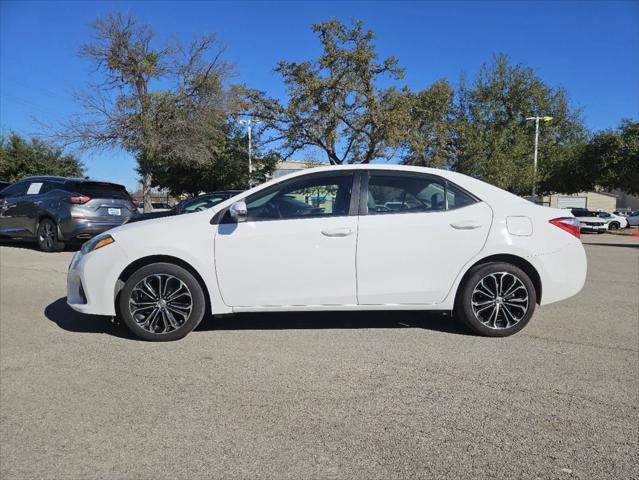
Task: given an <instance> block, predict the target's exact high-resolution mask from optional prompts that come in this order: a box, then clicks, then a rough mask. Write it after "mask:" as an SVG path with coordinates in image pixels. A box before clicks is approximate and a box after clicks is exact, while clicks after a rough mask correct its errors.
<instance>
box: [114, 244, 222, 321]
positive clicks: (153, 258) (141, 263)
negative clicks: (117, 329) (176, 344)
mask: <svg viewBox="0 0 639 480" xmlns="http://www.w3.org/2000/svg"><path fill="white" fill-rule="evenodd" d="M153 263H172V264H173V265H177V266H179V267H182V268H184V269H185V270H187V271H188V272H189V273H190V274H191V275H193V276H194V277H195V280H197V282H198V283H199V284H200V287H202V291H203V292H204V298H205V301H206V309H205V312H204V315H205V316H206V315H210V313H211V295H210V293H209V289H208V287H207V286H206V282H205V281H204V279H203V278H202V275H200V273H199V272H198V271H197V269H196V268H195V267H193V265H191V264H190V263H188V262H185V261H184V260H182V259H181V258H178V257H174V256H171V255H149V256H146V257H142V258H138V259H137V260H135V261H133V262H132V263H130V264H129V265H127V266H126V268H125V269H124V270H122V272H121V273H120V275H119V276H118V280H117V282H116V283H115V291H114V294H113V301H114V304H115V311H116V312H117V311H118V308H117V305H118V296H119V295H120V291H121V290H122V289H123V288H124V284H125V283H126V281H127V280H128V279H129V277H130V276H131V275H133V274H134V273H135V272H136V271H138V270H139V269H140V268H142V267H146V266H147V265H151V264H153Z"/></svg>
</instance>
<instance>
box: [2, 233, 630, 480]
mask: <svg viewBox="0 0 639 480" xmlns="http://www.w3.org/2000/svg"><path fill="white" fill-rule="evenodd" d="M583 239H584V243H586V244H587V245H586V251H587V254H588V260H589V271H588V281H587V284H586V286H585V288H584V290H583V291H582V292H581V293H580V294H579V295H578V296H576V297H573V298H572V299H570V300H568V301H565V302H562V303H558V304H554V305H548V306H546V307H543V308H542V309H540V310H538V312H537V314H536V315H535V317H534V318H533V320H532V321H531V323H530V324H529V325H528V326H527V327H526V329H525V330H524V331H523V332H521V333H519V334H517V335H515V336H514V337H510V338H507V339H488V338H480V337H476V336H472V335H470V334H469V333H468V331H467V330H465V329H464V328H462V327H461V326H458V325H457V324H456V323H454V322H452V321H451V320H450V319H449V318H447V317H445V316H441V315H429V316H426V315H423V314H419V313H415V312H406V313H404V312H401V313H396V312H381V313H357V314H353V313H339V314H338V313H335V314H326V313H322V314H297V313H296V314H277V315H276V314H268V315H266V314H263V315H242V316H231V317H224V318H215V319H211V320H208V321H205V322H203V324H202V325H201V326H200V327H199V329H198V330H196V331H195V332H193V333H192V334H191V335H189V336H188V337H187V338H185V339H184V340H182V341H179V342H173V343H163V344H151V343H144V342H140V341H137V340H133V339H132V338H131V337H130V336H129V335H128V334H127V332H126V330H125V329H124V328H123V327H121V326H119V325H117V324H116V325H114V324H111V323H109V322H108V319H105V318H102V317H98V318H94V317H89V316H83V315H81V314H78V313H75V312H73V311H72V310H70V309H69V308H68V307H67V306H66V304H65V299H64V296H65V277H66V269H67V265H68V263H69V261H70V258H71V256H72V253H71V252H62V253H58V254H45V253H41V252H38V251H35V250H33V249H30V248H25V247H16V246H3V247H0V267H1V268H0V270H1V271H0V295H1V299H0V300H1V301H0V314H1V315H0V316H1V319H0V370H1V371H0V375H1V377H0V387H1V388H0V413H1V417H0V421H1V428H0V478H2V479H30V478H34V479H35V478H37V479H44V478H55V479H92V478H105V479H116V478H127V479H128V478H130V479H138V478H148V479H158V478H188V479H192V478H251V479H253V478H338V477H339V478H345V477H348V478H380V479H381V478H384V479H389V478H446V477H448V478H468V479H471V478H472V479H476V478H489V477H490V478H544V479H545V478H597V479H601V478H639V293H638V292H639V240H638V239H636V238H635V239H633V238H630V237H621V236H612V235H608V234H606V235H587V236H584V237H583Z"/></svg>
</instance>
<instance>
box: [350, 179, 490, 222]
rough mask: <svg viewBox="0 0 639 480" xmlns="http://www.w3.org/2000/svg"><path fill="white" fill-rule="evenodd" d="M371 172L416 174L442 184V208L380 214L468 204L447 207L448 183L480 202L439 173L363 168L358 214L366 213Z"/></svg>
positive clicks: (439, 211) (438, 211) (396, 212)
mask: <svg viewBox="0 0 639 480" xmlns="http://www.w3.org/2000/svg"><path fill="white" fill-rule="evenodd" d="M371 172H373V173H378V174H381V175H386V176H398V177H401V176H416V177H422V178H429V179H433V180H437V181H440V182H441V183H443V184H444V202H445V205H444V210H433V211H430V212H426V211H423V212H402V211H392V212H385V213H382V215H393V214H402V215H404V214H410V213H441V212H448V211H452V210H458V209H459V208H464V207H466V206H468V205H465V206H464V207H456V208H452V209H449V208H448V185H449V184H450V185H452V186H453V187H454V188H456V189H457V190H459V191H460V192H462V193H464V194H465V195H468V197H470V198H472V199H473V200H474V201H475V203H478V202H481V201H482V200H481V199H480V198H478V197H477V195H474V194H472V193H470V192H469V191H468V190H466V189H465V188H463V187H460V186H459V185H457V184H456V183H455V182H451V181H450V180H448V179H447V178H444V177H440V176H439V175H433V174H431V173H420V172H411V171H406V172H402V171H397V170H378V169H373V168H371V169H366V170H364V171H363V172H362V173H365V175H363V176H362V187H363V188H361V194H360V203H359V215H360V216H362V215H368V183H369V181H370V178H371V175H370V174H371Z"/></svg>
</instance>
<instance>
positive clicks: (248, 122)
mask: <svg viewBox="0 0 639 480" xmlns="http://www.w3.org/2000/svg"><path fill="white" fill-rule="evenodd" d="M258 123H262V122H261V121H260V120H253V119H252V118H249V119H248V120H240V124H242V125H246V129H247V130H248V161H249V185H248V186H249V188H251V173H253V164H252V158H251V155H252V152H251V150H252V143H251V132H252V130H253V125H257V124H258Z"/></svg>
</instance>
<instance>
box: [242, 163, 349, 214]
mask: <svg viewBox="0 0 639 480" xmlns="http://www.w3.org/2000/svg"><path fill="white" fill-rule="evenodd" d="M352 187H353V173H351V172H349V173H341V172H337V173H329V174H325V175H313V176H310V177H302V178H296V179H292V180H289V181H287V182H282V183H279V184H277V185H275V186H273V187H271V188H268V189H266V190H264V191H261V192H259V193H257V194H255V195H254V196H252V197H249V199H248V200H247V202H246V203H247V209H248V220H249V221H260V220H278V219H286V218H310V217H330V216H342V215H348V213H349V208H350V203H351V190H352Z"/></svg>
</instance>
